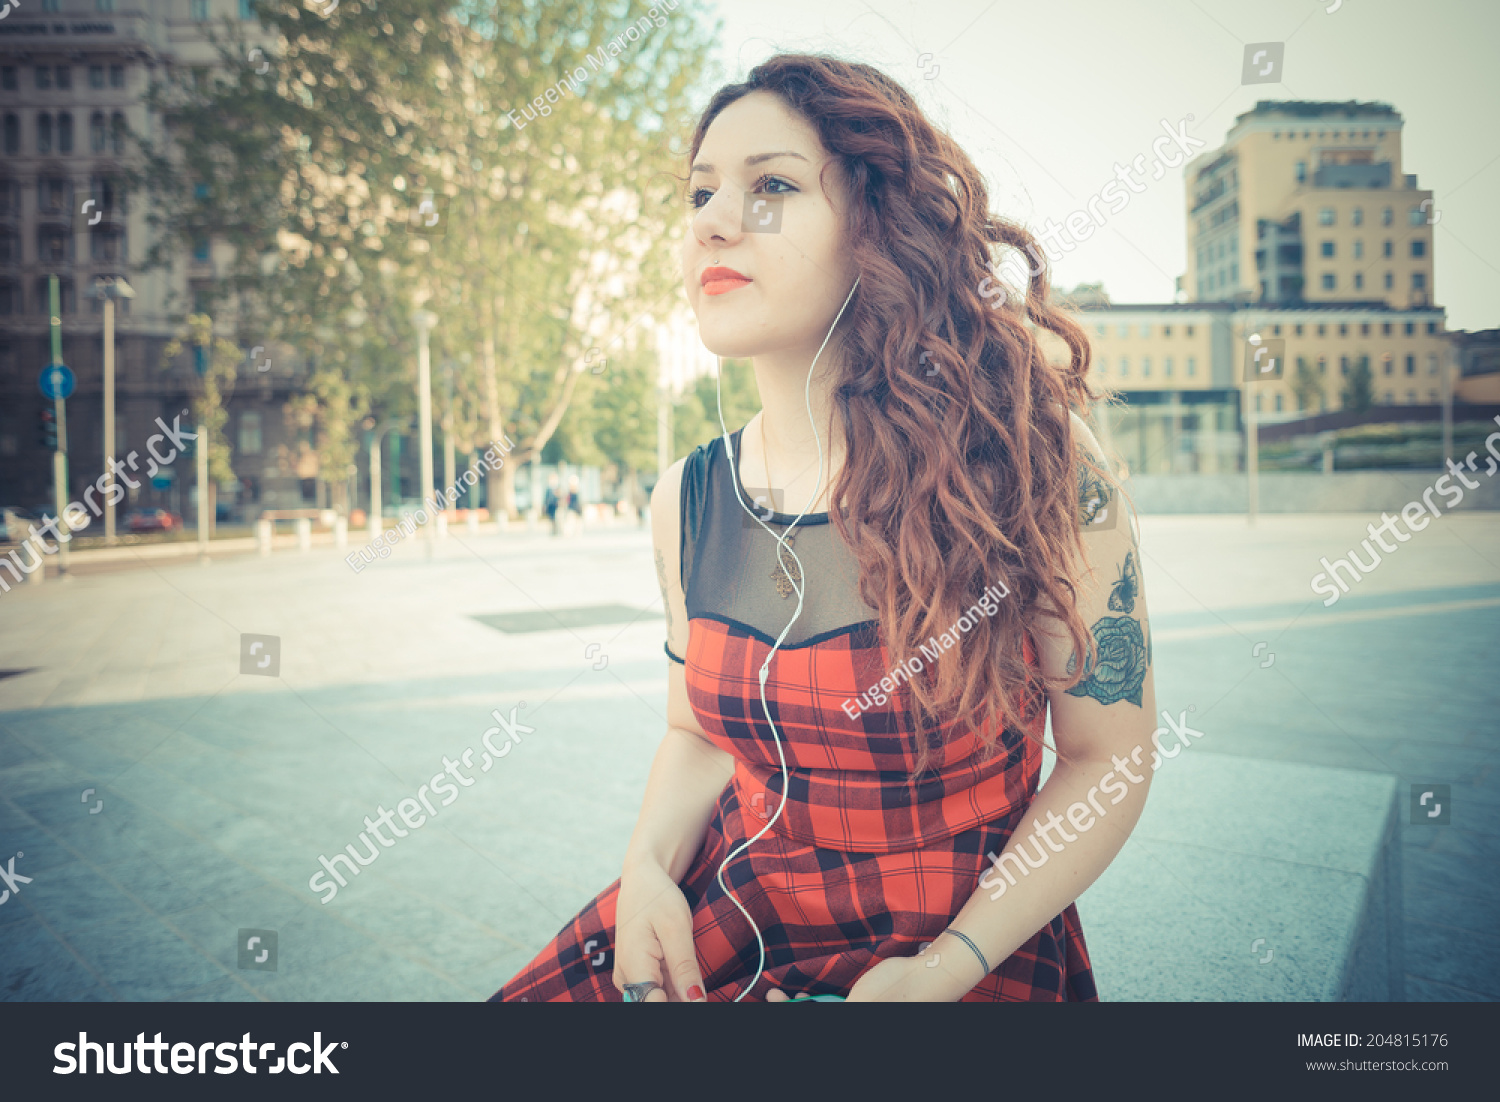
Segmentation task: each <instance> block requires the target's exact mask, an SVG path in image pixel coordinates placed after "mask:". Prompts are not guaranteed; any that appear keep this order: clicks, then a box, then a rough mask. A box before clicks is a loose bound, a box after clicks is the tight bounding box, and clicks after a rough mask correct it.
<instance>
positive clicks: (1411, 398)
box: [1406, 390, 1417, 406]
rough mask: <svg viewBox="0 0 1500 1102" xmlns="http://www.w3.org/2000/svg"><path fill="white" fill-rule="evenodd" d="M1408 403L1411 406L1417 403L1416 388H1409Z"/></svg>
mask: <svg viewBox="0 0 1500 1102" xmlns="http://www.w3.org/2000/svg"><path fill="white" fill-rule="evenodd" d="M1406 404H1407V405H1409V406H1414V405H1416V404H1417V392H1416V391H1415V390H1408V391H1407V392H1406Z"/></svg>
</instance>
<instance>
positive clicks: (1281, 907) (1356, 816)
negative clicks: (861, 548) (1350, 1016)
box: [1078, 748, 1405, 1002]
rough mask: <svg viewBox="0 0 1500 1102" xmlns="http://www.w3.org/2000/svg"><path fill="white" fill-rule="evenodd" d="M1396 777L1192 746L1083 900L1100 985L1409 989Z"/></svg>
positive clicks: (1252, 993) (1135, 997)
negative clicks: (1404, 934) (1404, 939)
mask: <svg viewBox="0 0 1500 1102" xmlns="http://www.w3.org/2000/svg"><path fill="white" fill-rule="evenodd" d="M1399 795H1400V794H1399V791H1398V781H1397V779H1396V778H1395V777H1393V776H1391V775H1389V774H1384V773H1364V772H1358V771H1353V770H1345V769H1327V768H1322V767H1319V766H1309V765H1297V764H1290V763H1287V762H1279V761H1264V760H1259V759H1251V758H1238V757H1231V756H1230V755H1227V754H1219V753H1212V752H1204V751H1201V750H1198V749H1196V748H1195V749H1194V752H1193V753H1183V754H1181V755H1180V756H1178V757H1177V758H1175V759H1173V760H1171V761H1165V762H1163V763H1162V766H1161V768H1160V769H1159V770H1158V771H1157V773H1156V776H1155V779H1154V780H1153V782H1152V785H1151V795H1150V798H1149V799H1148V800H1147V802H1146V810H1145V813H1144V814H1143V815H1142V817H1141V821H1140V823H1139V824H1138V825H1137V826H1136V829H1135V832H1134V833H1133V834H1132V835H1131V837H1130V840H1129V841H1128V842H1127V843H1126V844H1125V848H1124V849H1123V850H1121V852H1120V855H1119V856H1118V857H1117V858H1116V859H1115V861H1114V863H1113V864H1112V865H1111V866H1110V867H1109V868H1108V869H1107V870H1106V871H1105V873H1104V875H1103V876H1101V877H1100V878H1099V880H1098V881H1097V882H1096V883H1095V884H1094V885H1093V887H1091V888H1090V889H1089V890H1088V891H1087V892H1085V893H1084V894H1083V896H1082V897H1081V898H1080V899H1079V901H1078V910H1079V913H1080V915H1081V917H1082V920H1083V931H1084V937H1085V938H1086V939H1087V942H1088V946H1089V953H1090V956H1091V957H1092V959H1093V964H1094V970H1095V977H1096V980H1097V982H1098V985H1099V995H1100V998H1101V999H1105V1000H1112V1001H1237V1002H1246V1001H1248V1002H1255V1001H1268V1002H1295V1001H1319V1002H1335V1001H1371V1002H1401V1001H1404V999H1405V990H1404V980H1403V971H1404V965H1403V950H1402V945H1403V939H1402V927H1403V918H1402V897H1401V832H1400V830H1399V829H1397V828H1398V826H1399V824H1400V822H1401V812H1402V809H1403V804H1402V803H1401V801H1400V799H1399Z"/></svg>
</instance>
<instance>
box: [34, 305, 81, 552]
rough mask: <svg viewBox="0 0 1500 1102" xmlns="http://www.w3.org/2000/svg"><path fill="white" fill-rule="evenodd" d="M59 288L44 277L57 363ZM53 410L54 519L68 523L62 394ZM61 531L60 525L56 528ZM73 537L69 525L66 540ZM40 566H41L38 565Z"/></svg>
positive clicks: (64, 548)
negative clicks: (54, 446)
mask: <svg viewBox="0 0 1500 1102" xmlns="http://www.w3.org/2000/svg"><path fill="white" fill-rule="evenodd" d="M60 296H61V291H60V289H59V286H58V281H57V277H56V276H55V275H54V276H48V277H47V303H48V306H49V307H50V309H51V311H52V313H51V321H50V325H51V329H52V362H53V363H55V364H60V363H62V362H63V358H62V306H61V303H60ZM52 410H53V414H54V416H55V417H56V418H57V450H56V451H55V452H53V453H52V506H53V508H54V509H56V510H57V522H58V524H59V525H61V526H63V527H67V525H68V518H67V517H66V516H65V515H64V514H63V510H64V509H65V508H66V507H67V504H68V412H67V404H66V403H65V402H64V401H63V400H62V399H61V398H54V399H52ZM59 531H61V528H59ZM72 538H73V536H72V531H71V529H69V535H68V540H71V539H72ZM68 540H63V539H59V540H58V541H57V573H58V576H59V577H66V576H67V573H68ZM39 569H43V568H39Z"/></svg>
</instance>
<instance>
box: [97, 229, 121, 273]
mask: <svg viewBox="0 0 1500 1102" xmlns="http://www.w3.org/2000/svg"><path fill="white" fill-rule="evenodd" d="M100 229H103V227H102V226H101V227H100ZM124 253H125V237H124V235H123V234H122V233H121V232H120V231H119V230H114V229H112V230H110V231H109V232H107V233H100V232H99V231H98V230H96V231H94V232H93V233H91V234H89V254H90V257H91V258H92V259H94V260H100V261H104V262H106V263H109V264H118V263H119V262H120V261H121V260H123V259H124Z"/></svg>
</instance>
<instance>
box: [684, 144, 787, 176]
mask: <svg viewBox="0 0 1500 1102" xmlns="http://www.w3.org/2000/svg"><path fill="white" fill-rule="evenodd" d="M777 157H796V158H797V160H799V161H805V160H807V158H806V157H804V156H803V155H802V154H800V153H796V152H794V151H792V150H790V149H783V150H779V151H778V152H776V153H757V154H755V155H754V156H752V157H746V158H745V164H746V166H749V165H758V164H760V163H761V162H762V161H774V160H775V159H776V158H777ZM693 171H694V172H715V171H717V170H716V169H715V168H714V166H713V165H710V164H703V163H701V162H700V163H698V164H695V165H694V166H693Z"/></svg>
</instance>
